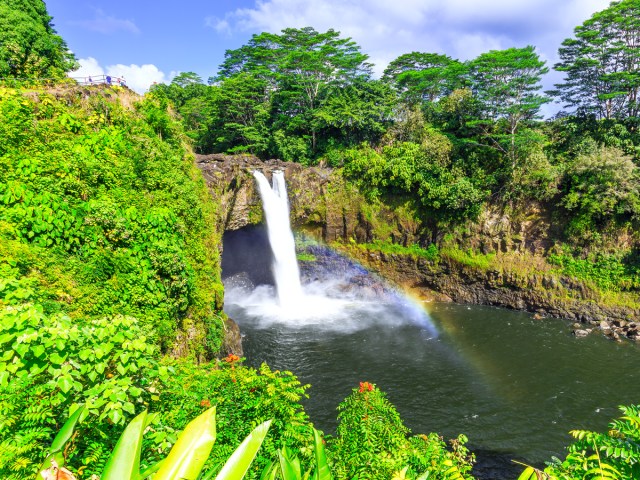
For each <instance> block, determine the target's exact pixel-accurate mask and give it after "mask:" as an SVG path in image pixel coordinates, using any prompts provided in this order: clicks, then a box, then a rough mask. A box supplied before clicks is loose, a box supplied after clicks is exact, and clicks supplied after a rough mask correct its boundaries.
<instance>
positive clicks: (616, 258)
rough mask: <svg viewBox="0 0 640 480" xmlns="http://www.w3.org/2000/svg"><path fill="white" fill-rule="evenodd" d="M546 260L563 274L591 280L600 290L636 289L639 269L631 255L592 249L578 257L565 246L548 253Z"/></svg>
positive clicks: (639, 275) (638, 285)
mask: <svg viewBox="0 0 640 480" xmlns="http://www.w3.org/2000/svg"><path fill="white" fill-rule="evenodd" d="M548 261H549V263H551V264H552V265H557V266H559V267H560V268H561V271H562V273H563V274H564V275H567V276H570V277H573V278H578V279H580V280H587V281H589V282H593V283H594V284H595V285H596V286H597V287H598V288H600V289H602V290H604V291H625V290H631V291H633V290H638V289H640V268H639V266H638V260H637V258H635V257H633V256H624V255H620V254H606V253H602V252H595V253H591V254H589V255H587V256H586V257H585V258H581V257H580V256H577V255H576V254H574V253H573V252H571V250H570V249H568V248H566V247H565V248H564V249H563V250H562V251H561V252H560V253H553V254H550V255H549V257H548Z"/></svg>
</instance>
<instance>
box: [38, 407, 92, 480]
mask: <svg viewBox="0 0 640 480" xmlns="http://www.w3.org/2000/svg"><path fill="white" fill-rule="evenodd" d="M85 410H86V407H85V405H82V406H80V408H78V409H76V411H75V412H73V413H72V414H71V416H70V417H69V418H68V419H67V421H66V422H64V425H63V426H62V428H61V429H60V431H59V432H58V433H57V434H56V436H55V438H54V439H53V442H51V447H50V448H49V452H50V453H49V455H47V458H45V460H44V462H42V466H41V467H40V472H42V471H44V470H46V469H48V468H49V467H50V466H51V460H55V461H56V463H57V464H58V466H63V465H64V455H62V454H61V452H62V450H63V449H64V447H65V445H66V444H67V442H68V441H69V439H71V437H72V435H73V431H74V429H75V428H76V424H77V423H78V420H79V419H80V417H81V416H82V414H83V413H84V412H85ZM40 472H38V473H40ZM37 476H38V478H39V477H40V474H38V475H37Z"/></svg>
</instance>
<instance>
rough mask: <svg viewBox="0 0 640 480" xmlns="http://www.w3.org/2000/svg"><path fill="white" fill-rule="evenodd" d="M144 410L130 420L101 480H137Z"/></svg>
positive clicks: (144, 423) (145, 420) (144, 419)
mask: <svg viewBox="0 0 640 480" xmlns="http://www.w3.org/2000/svg"><path fill="white" fill-rule="evenodd" d="M147 425H148V423H147V412H146V410H145V411H144V412H142V413H141V414H140V415H138V416H137V417H135V418H134V419H133V420H131V423H129V425H127V428H125V430H124V432H122V435H121V436H120V439H119V440H118V443H117V444H116V448H115V449H114V450H113V452H112V453H111V456H110V457H109V460H108V461H107V464H106V466H105V467H104V470H103V472H102V476H101V477H100V479H101V480H134V479H135V480H137V479H138V476H139V472H140V452H141V451H142V436H143V434H144V430H145V428H146V427H147Z"/></svg>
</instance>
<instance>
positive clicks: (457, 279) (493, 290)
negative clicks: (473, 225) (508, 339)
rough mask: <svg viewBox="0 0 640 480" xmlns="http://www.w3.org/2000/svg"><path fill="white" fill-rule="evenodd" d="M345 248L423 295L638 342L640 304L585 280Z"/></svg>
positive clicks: (368, 266) (379, 271)
mask: <svg viewBox="0 0 640 480" xmlns="http://www.w3.org/2000/svg"><path fill="white" fill-rule="evenodd" d="M345 252H346V253H347V254H348V255H349V256H350V257H352V258H354V259H356V260H357V261H359V262H360V263H361V264H363V265H365V266H366V267H367V268H369V269H370V270H373V271H375V272H377V273H379V274H381V275H382V276H383V277H384V278H387V279H390V280H392V281H394V282H395V283H397V284H398V285H402V286H404V287H405V288H407V289H410V290H412V291H414V292H416V293H417V294H418V295H419V296H420V297H422V298H428V299H429V298H430V299H434V300H439V301H454V302H457V303H470V304H476V305H494V306H499V307H505V308H510V309H514V310H525V311H528V312H534V313H536V315H538V316H549V317H557V318H563V319H566V320H572V321H574V322H576V323H575V324H574V333H575V334H576V335H578V336H580V335H585V334H587V333H589V332H590V331H591V330H594V329H595V330H599V331H601V332H602V333H603V334H605V335H607V336H609V337H611V338H612V339H616V340H618V339H620V338H628V339H630V340H634V341H636V342H640V321H638V319H640V309H638V308H637V306H634V305H624V304H620V303H618V304H611V303H610V302H607V301H606V300H605V299H603V298H601V297H600V296H599V295H598V294H597V293H596V292H594V291H593V290H591V289H589V288H588V287H586V286H585V285H584V284H583V283H581V282H578V281H575V280H573V279H571V278H568V277H565V276H561V275H558V274H556V273H553V272H536V273H531V272H529V273H521V272H520V271H519V270H518V269H511V270H509V269H489V270H485V269H480V268H472V267H469V266H466V265H462V264H460V263H459V262H456V261H455V260H453V259H450V258H447V257H446V256H441V258H440V259H439V260H438V261H429V260H426V259H424V258H419V257H414V256H411V255H398V254H385V253H381V252H370V251H366V250H363V249H361V248H357V247H353V246H352V247H346V248H345Z"/></svg>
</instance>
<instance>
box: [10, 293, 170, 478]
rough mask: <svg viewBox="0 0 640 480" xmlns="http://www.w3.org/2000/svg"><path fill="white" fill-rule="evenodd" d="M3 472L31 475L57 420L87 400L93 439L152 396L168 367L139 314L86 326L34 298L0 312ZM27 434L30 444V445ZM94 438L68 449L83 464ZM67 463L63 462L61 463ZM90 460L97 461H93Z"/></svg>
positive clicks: (88, 432)
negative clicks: (50, 312) (35, 303)
mask: <svg viewBox="0 0 640 480" xmlns="http://www.w3.org/2000/svg"><path fill="white" fill-rule="evenodd" d="M0 325H1V326H2V332H3V334H2V336H1V337H0V347H1V350H2V352H3V353H2V357H0V411H1V412H2V414H3V415H2V416H3V418H4V421H3V422H2V424H0V438H2V439H3V440H2V445H3V448H0V452H1V454H0V473H1V474H2V476H3V477H4V478H24V476H23V475H26V474H28V472H33V470H34V468H35V467H37V466H38V465H39V464H41V463H42V461H43V459H44V458H43V455H44V453H45V446H44V445H45V444H46V443H48V441H47V440H49V439H50V437H51V435H52V433H53V431H54V429H55V427H56V425H57V424H56V422H57V419H60V418H63V417H64V416H65V415H64V414H65V413H66V412H67V411H75V410H76V409H77V408H79V406H80V404H83V405H84V408H86V410H87V412H88V414H89V415H90V416H91V418H92V420H93V421H92V423H87V424H86V425H84V426H83V427H84V428H85V429H89V430H84V433H83V435H84V436H85V437H86V439H87V440H89V439H93V438H108V436H109V432H110V431H111V430H112V429H113V428H114V426H117V425H122V424H123V423H124V422H125V420H126V419H127V418H128V417H130V416H131V415H133V414H134V413H135V411H136V410H138V409H140V408H141V407H142V406H144V405H145V404H147V403H148V402H150V401H151V400H152V399H153V398H154V397H155V396H156V393H157V388H158V386H159V383H160V382H161V381H162V379H163V378H166V375H167V369H166V367H161V366H159V365H158V364H157V361H156V357H157V354H158V350H157V347H155V346H154V345H153V344H151V343H149V341H148V333H147V332H145V329H144V328H141V327H140V326H139V325H138V324H137V322H136V321H135V319H132V318H127V317H111V318H104V319H99V320H93V321H90V322H87V323H86V324H84V325H80V324H78V323H77V322H72V321H71V320H70V319H69V317H66V316H64V315H62V314H54V315H52V316H47V315H45V314H44V313H43V312H42V309H41V308H40V307H38V306H32V305H29V304H24V305H19V306H14V307H11V306H9V307H5V308H4V310H2V311H0ZM25 439H27V440H28V442H29V443H28V444H24V441H25ZM89 448H90V445H88V444H85V443H82V442H73V444H72V445H71V446H70V447H69V449H68V451H66V453H65V459H68V457H66V455H67V454H68V455H70V456H71V457H73V460H74V462H75V463H76V464H77V463H78V462H80V461H81V459H82V458H83V456H84V455H85V454H88V453H89ZM59 463H60V464H61V462H59ZM93 467H94V465H91V466H90V468H93Z"/></svg>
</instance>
